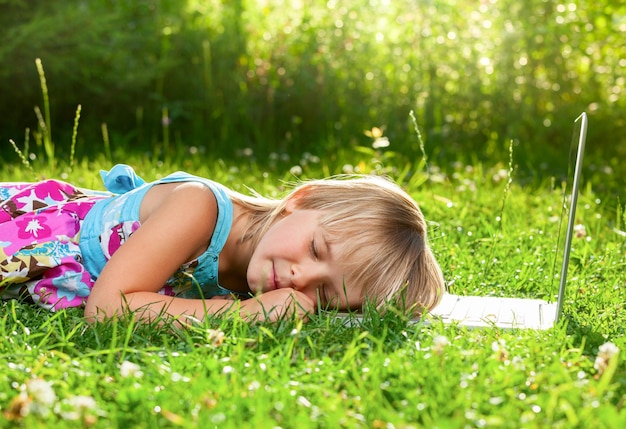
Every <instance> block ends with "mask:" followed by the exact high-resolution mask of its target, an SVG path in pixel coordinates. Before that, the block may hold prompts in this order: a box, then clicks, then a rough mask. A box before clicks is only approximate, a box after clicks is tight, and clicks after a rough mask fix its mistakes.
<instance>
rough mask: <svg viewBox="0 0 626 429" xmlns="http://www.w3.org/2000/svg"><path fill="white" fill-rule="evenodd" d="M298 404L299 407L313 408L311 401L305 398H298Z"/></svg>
mask: <svg viewBox="0 0 626 429" xmlns="http://www.w3.org/2000/svg"><path fill="white" fill-rule="evenodd" d="M296 402H297V403H298V404H299V405H302V406H303V407H306V408H310V407H311V401H309V400H308V399H307V398H305V397H304V396H298V399H296Z"/></svg>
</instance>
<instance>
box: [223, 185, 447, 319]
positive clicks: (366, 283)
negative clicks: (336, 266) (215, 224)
mask: <svg viewBox="0 0 626 429" xmlns="http://www.w3.org/2000/svg"><path fill="white" fill-rule="evenodd" d="M231 198H232V199H233V202H235V203H238V204H240V205H241V206H242V207H243V208H244V209H245V210H246V211H247V212H248V213H249V214H250V215H251V216H250V221H249V223H248V225H247V232H246V234H245V235H244V238H243V240H251V244H252V246H253V247H256V245H257V243H258V241H259V240H260V238H261V237H262V236H263V234H264V233H265V232H266V231H267V230H268V229H269V227H270V226H271V225H272V224H273V222H274V221H275V220H276V219H277V217H278V216H280V215H281V213H283V212H284V210H285V206H286V204H287V201H289V200H292V199H294V198H295V205H296V207H297V208H300V209H310V210H320V211H322V212H323V214H322V216H321V217H320V226H321V227H322V228H324V230H325V232H327V233H328V234H327V236H328V240H329V242H330V243H338V244H340V245H341V246H340V248H341V251H340V252H341V254H340V255H339V258H340V259H341V262H340V263H341V264H342V266H343V267H345V269H346V273H345V283H346V287H347V288H349V287H350V284H358V285H363V291H364V295H365V296H363V297H362V298H363V299H369V300H370V301H372V302H374V303H375V304H376V306H377V307H378V308H379V309H381V310H383V311H384V310H385V306H386V304H388V303H392V304H395V305H396V306H397V307H399V308H400V309H402V310H404V311H407V312H408V313H409V314H410V315H413V316H420V315H421V314H422V312H423V311H424V310H431V309H432V308H433V307H435V306H436V305H437V303H438V302H439V300H440V299H441V296H442V295H443V293H444V291H445V283H444V279H443V274H442V272H441V268H440V267H439V264H438V263H437V261H436V259H435V256H434V254H433V252H432V250H431V249H430V246H429V245H428V240H427V224H426V221H425V219H424V216H423V214H422V212H421V210H420V208H419V206H418V205H417V203H416V202H415V201H414V200H413V199H412V198H411V197H410V196H409V195H408V194H407V193H406V192H405V191H403V190H402V189H401V188H400V187H399V186H398V185H396V184H395V183H393V182H391V181H389V180H387V179H384V178H382V177H379V176H359V177H353V176H351V177H336V178H332V179H322V180H312V181H307V182H304V183H302V184H300V186H298V187H296V188H295V189H294V190H293V191H291V192H290V193H289V194H288V195H287V196H286V197H285V198H284V199H282V200H270V199H265V198H262V197H247V196H244V195H242V194H239V193H237V192H231Z"/></svg>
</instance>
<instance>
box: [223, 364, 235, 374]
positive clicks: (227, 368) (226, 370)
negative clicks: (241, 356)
mask: <svg viewBox="0 0 626 429" xmlns="http://www.w3.org/2000/svg"><path fill="white" fill-rule="evenodd" d="M233 372H235V368H233V367H232V366H230V365H226V366H225V367H224V368H223V369H222V373H224V374H230V373H233Z"/></svg>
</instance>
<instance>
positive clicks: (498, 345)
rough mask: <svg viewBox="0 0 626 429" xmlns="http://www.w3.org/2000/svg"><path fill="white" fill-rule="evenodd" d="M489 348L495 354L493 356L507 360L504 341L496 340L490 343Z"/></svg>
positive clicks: (503, 360)
mask: <svg viewBox="0 0 626 429" xmlns="http://www.w3.org/2000/svg"><path fill="white" fill-rule="evenodd" d="M491 350H492V351H493V352H494V354H495V358H496V359H497V360H499V361H502V362H505V363H506V362H507V361H508V360H509V352H508V350H507V349H506V341H504V340H502V339H501V340H498V341H494V342H493V343H491Z"/></svg>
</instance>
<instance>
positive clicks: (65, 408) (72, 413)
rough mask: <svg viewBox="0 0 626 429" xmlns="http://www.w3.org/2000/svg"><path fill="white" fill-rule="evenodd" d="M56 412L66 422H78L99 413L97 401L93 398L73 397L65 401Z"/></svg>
mask: <svg viewBox="0 0 626 429" xmlns="http://www.w3.org/2000/svg"><path fill="white" fill-rule="evenodd" d="M55 411H56V412H57V413H58V414H59V415H60V416H61V417H63V419H64V420H78V419H80V418H81V417H84V416H85V415H88V414H92V413H97V414H98V413H99V410H98V408H97V405H96V400H95V399H93V398H92V397H91V396H83V395H78V396H72V397H70V398H68V399H64V400H63V402H62V403H61V404H60V405H59V406H58V407H56V409H55Z"/></svg>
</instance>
